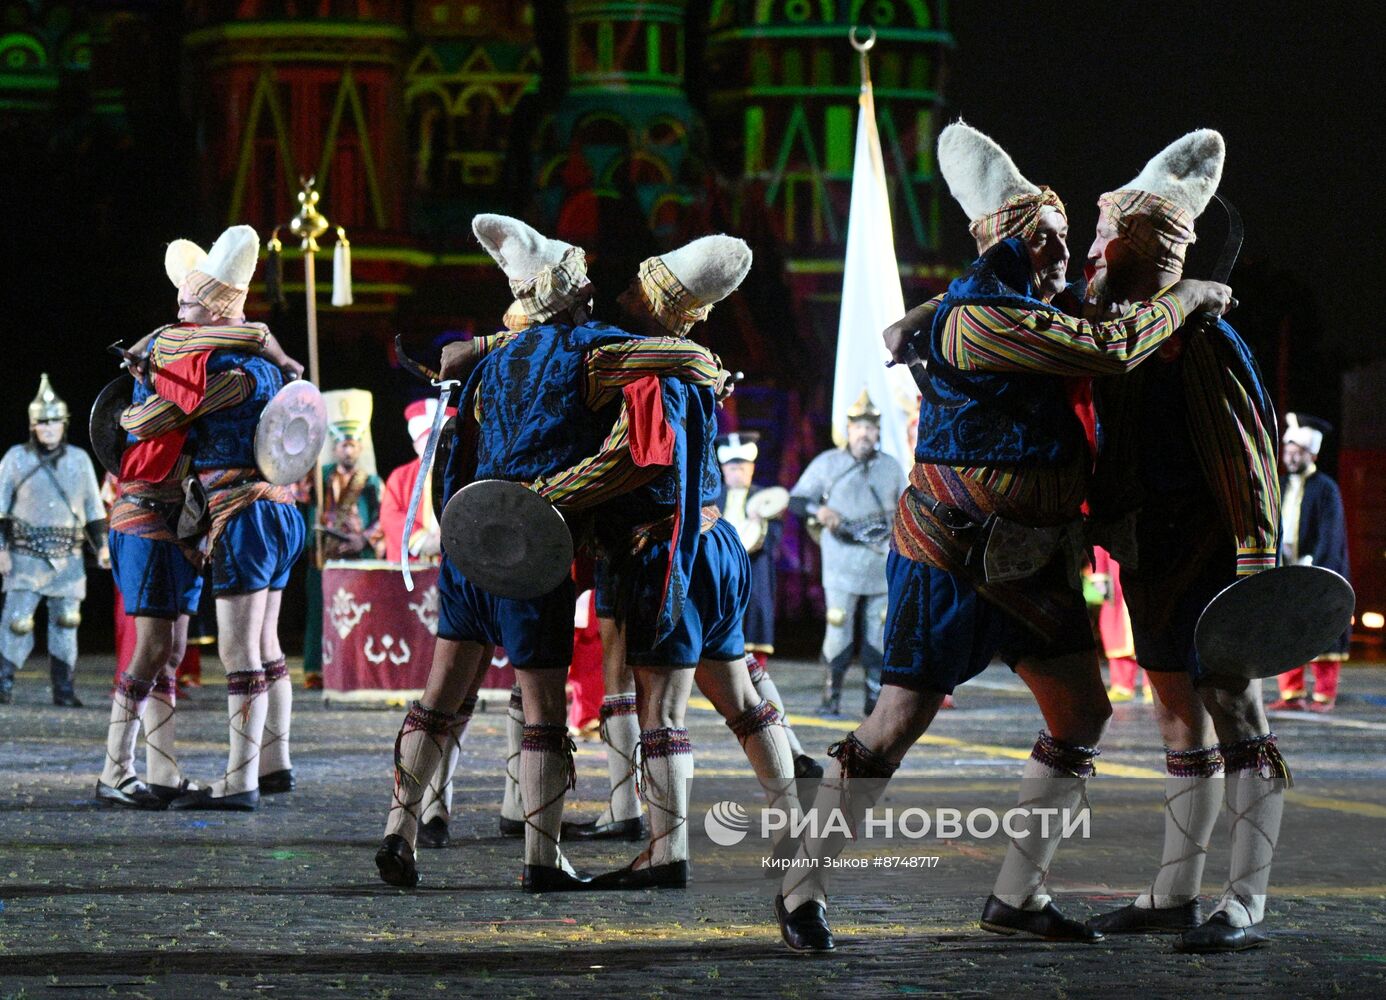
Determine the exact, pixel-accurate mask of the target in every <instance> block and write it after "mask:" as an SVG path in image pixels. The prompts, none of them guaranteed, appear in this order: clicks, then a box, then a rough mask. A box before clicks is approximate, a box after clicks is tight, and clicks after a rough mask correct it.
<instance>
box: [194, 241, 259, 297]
mask: <svg viewBox="0 0 1386 1000" xmlns="http://www.w3.org/2000/svg"><path fill="white" fill-rule="evenodd" d="M259 259H260V237H259V235H258V234H257V233H256V232H255V230H254V229H252V228H251V227H250V226H232V227H231V228H230V229H228V230H226V231H225V232H224V233H222V234H221V235H220V236H218V237H217V241H216V242H215V243H213V244H212V247H211V249H210V250H208V251H207V257H206V259H205V260H203V261H202V263H201V264H199V265H198V266H197V270H199V271H201V272H202V273H203V274H205V275H207V276H208V277H210V278H216V279H217V280H218V281H220V282H221V283H222V284H224V285H230V286H231V287H232V288H237V289H240V290H242V291H244V290H246V289H248V288H250V279H251V277H252V276H253V275H254V274H255V265H256V263H257V262H258V261H259Z"/></svg>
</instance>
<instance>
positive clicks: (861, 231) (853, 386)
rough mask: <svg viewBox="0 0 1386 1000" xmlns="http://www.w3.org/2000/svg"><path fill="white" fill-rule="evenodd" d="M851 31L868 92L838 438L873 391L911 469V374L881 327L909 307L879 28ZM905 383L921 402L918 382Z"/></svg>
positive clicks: (836, 409) (860, 119)
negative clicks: (890, 180) (901, 367)
mask: <svg viewBox="0 0 1386 1000" xmlns="http://www.w3.org/2000/svg"><path fill="white" fill-rule="evenodd" d="M847 37H848V40H849V41H850V42H851V44H852V48H853V49H855V50H856V51H857V53H858V55H859V56H860V68H861V92H860V95H859V97H858V99H857V104H858V114H857V137H856V152H855V154H854V158H853V162H852V192H851V200H850V206H849V208H848V219H847V246H846V254H845V256H844V259H843V268H842V305H841V311H840V315H839V318H838V338H837V361H836V363H835V365H834V372H833V402H832V415H833V440H834V442H835V443H836V444H837V445H838V446H839V447H841V446H843V445H844V444H845V443H846V433H845V426H844V425H845V423H846V413H847V410H848V409H849V408H850V406H851V404H852V403H853V402H854V401H856V399H857V398H858V397H859V396H860V395H861V392H862V390H863V389H865V390H866V391H867V393H868V395H869V396H870V398H871V400H872V402H873V403H875V405H876V407H877V408H878V409H879V410H880V411H881V446H880V447H881V450H882V451H883V452H885V453H886V454H889V455H890V456H891V457H893V458H895V459H896V460H897V461H898V462H900V464H901V465H902V466H905V467H908V465H909V463H910V461H911V460H912V458H913V448H912V447H911V446H910V442H909V427H910V424H911V423H912V420H911V418H910V416H909V412H908V406H906V405H905V402H906V399H905V395H904V394H902V391H901V389H900V387H898V386H897V384H896V383H897V382H898V381H899V380H898V378H897V377H896V376H897V374H900V375H904V377H905V378H906V379H908V378H909V375H908V373H905V372H898V373H897V372H896V371H895V370H893V369H890V368H887V367H886V362H887V361H889V359H890V358H889V354H888V353H887V352H886V349H885V345H884V343H883V342H882V340H881V331H882V330H884V329H885V328H886V327H887V326H889V325H890V324H891V323H894V322H895V321H896V320H898V319H899V318H900V317H901V316H903V315H904V314H905V306H904V296H903V294H902V289H901V285H900V266H899V261H898V260H897V258H896V256H895V237H894V227H893V226H892V224H891V219H890V192H889V188H888V187H887V180H886V172H885V162H884V158H883V157H882V155H881V145H880V135H879V133H878V132H877V130H876V115H875V102H874V101H873V99H872V97H873V95H872V91H871V67H870V63H869V59H868V55H867V54H868V53H869V52H870V51H871V50H872V48H874V46H875V44H876V41H877V34H876V31H875V30H874V29H872V28H869V27H866V28H863V27H853V28H851V29H849V30H848V33H847ZM905 388H908V389H910V390H911V392H910V394H909V400H908V401H909V402H913V399H914V395H913V392H912V390H913V383H911V384H910V385H909V386H907V387H905Z"/></svg>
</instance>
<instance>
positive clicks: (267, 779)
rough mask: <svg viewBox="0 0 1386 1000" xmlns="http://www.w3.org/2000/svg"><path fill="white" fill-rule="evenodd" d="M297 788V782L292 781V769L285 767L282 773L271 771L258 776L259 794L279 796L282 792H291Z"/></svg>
mask: <svg viewBox="0 0 1386 1000" xmlns="http://www.w3.org/2000/svg"><path fill="white" fill-rule="evenodd" d="M297 787H298V782H297V781H295V780H294V769H293V768H292V767H286V768H284V769H283V770H282V771H271V772H270V773H269V774H262V775H260V794H261V795H279V794H280V793H282V792H292V791H293V790H294V789H295V788H297Z"/></svg>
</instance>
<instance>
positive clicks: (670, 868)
mask: <svg viewBox="0 0 1386 1000" xmlns="http://www.w3.org/2000/svg"><path fill="white" fill-rule="evenodd" d="M634 864H635V862H634V861H632V862H631V863H630V864H629V865H626V867H624V868H617V869H616V870H615V871H614V872H602V874H600V875H598V876H597V877H596V878H594V879H593V880H592V885H591V887H592V888H593V889H686V888H688V862H687V861H671V862H669V863H668V864H667V865H651V866H650V867H648V868H635V867H633V866H634Z"/></svg>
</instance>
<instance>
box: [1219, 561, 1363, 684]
mask: <svg viewBox="0 0 1386 1000" xmlns="http://www.w3.org/2000/svg"><path fill="white" fill-rule="evenodd" d="M1355 603H1356V595H1355V594H1354V593H1353V591H1352V585H1351V584H1349V583H1348V582H1347V581H1346V580H1345V579H1343V578H1342V577H1341V576H1339V575H1338V574H1337V573H1334V572H1333V571H1332V570H1329V569H1324V568H1323V567H1322V566H1281V567H1280V568H1278V569H1270V570H1266V571H1265V572H1264V573H1257V574H1256V575H1255V576H1249V577H1247V578H1246V579H1244V580H1238V581H1237V582H1236V583H1234V584H1232V585H1231V586H1230V587H1228V588H1227V589H1225V590H1224V591H1223V592H1222V593H1220V594H1218V596H1217V597H1215V598H1213V600H1212V601H1211V602H1210V603H1209V605H1208V606H1207V607H1206V608H1204V609H1203V614H1202V616H1201V617H1200V618H1199V619H1198V628H1197V629H1196V630H1195V632H1194V641H1195V643H1196V644H1197V647H1198V656H1199V659H1201V660H1202V661H1203V665H1204V666H1205V667H1207V668H1208V669H1209V670H1211V671H1213V672H1214V673H1219V674H1232V675H1234V676H1237V677H1273V676H1275V675H1276V674H1282V673H1284V672H1285V671H1286V670H1292V669H1294V668H1295V667H1302V666H1304V664H1306V663H1308V662H1309V661H1310V660H1312V659H1314V658H1315V657H1316V656H1319V655H1320V654H1321V653H1323V652H1324V651H1325V650H1328V649H1332V648H1333V644H1334V643H1335V642H1336V641H1337V640H1338V637H1339V636H1340V635H1342V634H1343V631H1344V630H1345V629H1346V628H1347V627H1348V624H1349V622H1351V620H1352V611H1353V607H1354V605H1355Z"/></svg>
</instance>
